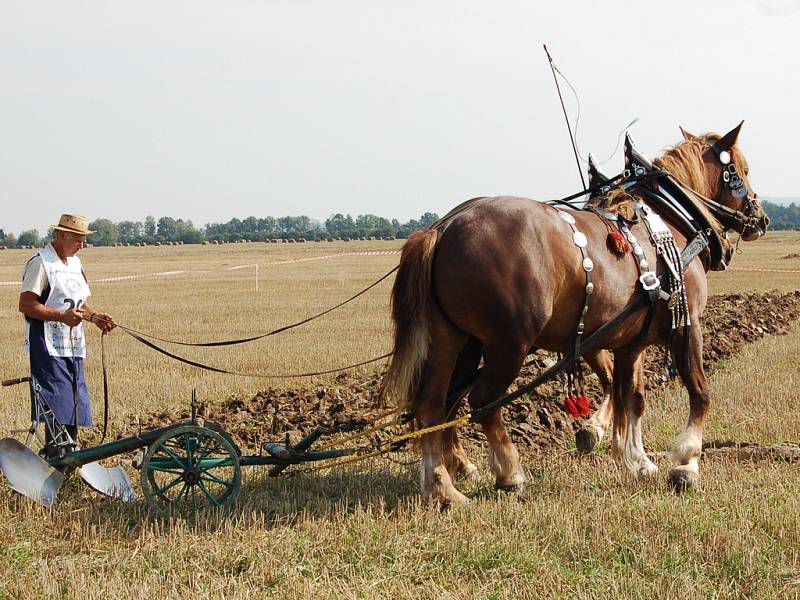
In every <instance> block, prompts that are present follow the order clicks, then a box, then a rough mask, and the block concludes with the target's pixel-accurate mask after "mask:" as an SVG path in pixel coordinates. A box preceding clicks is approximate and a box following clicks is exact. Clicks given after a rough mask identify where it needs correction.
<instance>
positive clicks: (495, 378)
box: [383, 124, 769, 506]
mask: <svg viewBox="0 0 800 600" xmlns="http://www.w3.org/2000/svg"><path fill="white" fill-rule="evenodd" d="M740 127H741V124H740V125H739V126H738V127H736V128H734V129H733V130H732V131H730V132H729V133H727V134H726V135H725V136H719V135H717V134H705V135H702V136H692V135H690V134H686V133H684V137H685V138H686V139H685V140H684V141H683V142H681V143H679V144H678V145H676V146H674V147H673V148H671V149H670V150H668V151H667V152H666V153H665V154H664V155H663V156H662V157H660V158H659V159H657V160H656V161H655V162H656V165H657V166H658V167H660V168H662V169H664V170H667V171H669V172H670V173H671V174H672V175H673V176H674V177H675V179H677V180H678V181H679V182H680V183H681V184H682V185H683V186H685V187H686V188H689V189H690V190H692V191H693V192H694V193H695V194H696V195H697V196H698V198H700V197H701V196H705V197H707V198H716V199H717V201H718V202H719V203H720V204H721V205H724V206H726V207H729V208H730V209H732V211H742V210H744V212H745V214H747V215H748V216H749V220H748V221H747V224H746V225H745V224H743V223H742V222H738V224H737V222H735V219H734V218H731V219H725V221H726V222H724V223H720V222H719V221H718V220H717V219H715V218H714V217H713V215H712V214H711V213H710V211H708V210H707V209H706V208H705V207H704V206H703V202H702V201H701V200H699V199H698V200H697V201H696V202H695V205H696V208H698V209H699V210H701V211H702V212H703V214H704V215H705V216H706V217H707V221H708V222H709V223H712V224H713V226H714V227H715V228H717V229H718V231H719V232H720V234H721V239H722V240H723V243H724V244H726V247H725V258H726V259H730V257H731V255H732V253H733V248H732V245H731V244H730V242H728V241H727V238H725V236H724V231H725V230H727V229H736V230H737V231H739V232H740V233H741V234H742V239H744V240H746V241H750V240H753V239H757V238H758V237H760V236H761V235H763V234H764V233H765V232H766V227H767V224H768V222H769V220H768V218H767V216H766V214H765V213H764V211H763V209H762V208H761V205H760V202H759V201H758V200H757V197H756V195H755V194H754V193H753V191H752V189H751V187H750V184H749V182H748V181H747V172H748V167H747V163H746V161H745V159H744V157H743V156H742V154H741V152H740V151H739V149H738V147H737V146H736V140H737V138H738V134H739V129H740ZM721 151H724V152H725V154H720V152H721ZM721 156H724V157H725V158H729V161H728V162H730V160H731V159H732V163H733V164H734V165H735V167H736V169H737V172H738V174H739V176H740V177H741V179H742V180H743V185H744V187H745V188H746V195H742V193H741V189H739V190H737V191H738V192H740V193H737V194H736V195H734V194H733V193H732V192H731V188H730V185H729V184H728V183H727V182H728V181H729V180H728V179H727V178H725V179H723V175H724V173H725V170H726V169H725V165H724V164H723V163H724V162H725V160H724V159H721V158H720V157H721ZM632 193H634V194H635V193H636V192H635V191H633V192H632ZM653 210H654V211H655V210H656V209H655V208H653ZM559 212H568V213H569V214H570V215H572V217H573V218H574V219H575V227H576V228H577V229H578V230H579V231H581V232H583V233H584V234H585V236H586V238H587V240H588V244H587V245H586V249H587V251H588V252H589V255H590V256H591V258H592V261H593V262H594V269H593V274H592V275H593V282H594V290H593V293H592V296H591V302H590V304H589V309H588V312H587V313H586V314H585V317H584V322H585V331H586V335H589V334H591V333H592V332H593V331H595V330H597V329H598V328H599V327H600V326H602V325H603V324H604V323H606V322H608V321H610V320H611V319H612V318H613V317H614V316H615V315H616V314H617V313H619V312H620V311H621V310H622V309H623V308H624V307H625V306H626V305H627V304H628V303H629V302H630V301H631V300H632V299H633V298H634V297H635V296H636V295H637V294H640V293H641V291H640V289H639V288H638V287H637V284H638V278H639V271H638V269H637V265H636V260H635V259H632V255H630V254H627V255H622V256H620V255H618V254H614V253H612V252H610V251H609V250H608V249H607V245H606V237H607V234H608V223H607V222H605V221H604V220H603V219H602V218H601V217H600V216H599V215H598V214H597V213H595V212H590V211H578V210H574V211H573V210H567V211H563V210H562V209H556V208H554V207H553V206H551V205H548V204H544V203H540V202H535V201H532V200H529V199H526V198H517V197H509V196H503V197H495V198H476V199H473V200H470V201H468V202H465V203H464V204H462V205H460V206H459V207H457V208H456V209H454V210H453V211H451V213H450V214H449V215H447V216H445V217H444V218H443V219H441V220H440V221H438V222H437V223H436V224H434V225H433V226H432V227H431V228H429V229H426V230H423V231H420V232H417V233H415V234H414V235H412V236H411V237H409V239H408V241H407V242H406V243H405V245H404V246H403V251H402V256H401V259H400V266H399V270H398V273H397V277H396V279H395V283H394V287H393V289H392V319H393V321H394V329H395V331H394V354H393V357H392V361H391V364H390V365H389V369H388V371H387V373H386V376H385V377H384V381H383V395H384V398H386V399H387V401H390V402H394V403H396V404H397V405H399V406H401V407H404V408H407V409H410V410H411V411H412V412H413V414H414V416H415V418H416V421H417V424H418V426H419V427H429V426H433V425H437V424H440V423H443V422H444V421H445V420H446V418H447V414H448V412H449V411H448V407H447V392H448V389H449V388H450V387H451V385H453V382H457V381H462V380H464V379H465V378H466V379H469V378H470V376H473V375H474V373H475V372H477V370H478V365H479V363H480V361H481V358H482V359H483V368H482V369H481V370H480V373H479V375H478V377H477V379H476V380H475V383H474V385H473V386H472V389H471V391H470V393H469V404H470V406H471V407H472V408H473V409H476V408H479V407H482V406H485V405H486V404H488V403H490V402H492V401H494V400H496V399H497V398H499V397H501V395H502V394H503V393H504V392H505V390H506V389H507V388H508V386H509V385H510V384H511V383H512V382H513V381H514V380H515V379H516V377H517V375H518V373H519V370H520V368H521V366H522V364H523V362H524V360H525V357H526V356H527V355H528V354H529V353H530V352H531V351H532V350H534V349H539V348H541V349H544V350H549V351H553V352H562V353H565V352H568V351H570V349H572V348H574V345H575V329H576V324H577V322H578V319H579V315H580V313H581V312H582V309H583V302H584V298H585V291H584V288H585V286H586V281H585V272H584V269H583V262H582V255H581V252H580V251H579V248H577V247H576V245H575V244H574V243H573V232H572V230H571V228H570V226H569V225H568V224H567V222H565V220H564V219H563V217H562V218H559ZM731 214H734V215H735V214H738V215H739V216H741V215H742V213H741V212H739V213H733V212H731ZM662 216H663V218H664V220H665V221H666V222H667V225H668V227H669V229H670V230H671V232H672V235H673V236H674V239H675V243H676V245H677V247H678V249H682V248H683V247H684V246H686V244H687V240H688V236H689V234H688V233H685V232H683V231H681V230H680V229H678V227H677V224H676V223H672V222H670V221H669V220H668V217H667V215H662ZM728 221H730V222H728ZM631 231H632V232H633V234H634V235H635V236H636V238H637V240H638V241H639V243H640V244H641V246H642V248H643V249H644V253H645V257H646V259H647V260H648V261H649V264H650V265H657V267H656V269H655V270H656V271H657V272H658V273H660V272H662V271H663V270H664V269H665V266H664V264H663V261H661V260H659V259H658V258H657V255H656V251H655V248H654V247H653V245H652V243H651V242H650V237H649V234H648V230H647V229H646V227H645V225H644V224H643V223H639V224H636V225H632V226H631ZM720 268H724V264H722V265H720V264H712V260H711V254H710V253H709V252H708V251H704V252H703V253H701V254H700V256H698V257H696V258H695V259H694V260H692V261H691V263H690V264H689V265H687V267H686V269H685V275H684V277H685V287H686V294H687V300H688V302H687V304H688V314H689V318H690V324H691V326H690V327H688V328H687V329H680V328H679V329H677V330H675V331H676V333H675V336H676V338H677V341H678V343H677V344H675V346H674V347H675V348H676V365H677V366H678V369H679V374H680V376H681V379H682V381H683V383H684V385H685V386H686V388H687V390H688V392H689V419H688V422H687V424H686V427H685V429H684V430H683V432H682V433H681V434H680V435H679V436H678V438H677V440H676V442H675V444H674V446H673V449H672V452H671V458H672V460H673V461H674V463H675V465H674V466H673V468H672V469H671V471H670V477H669V479H670V482H671V483H672V484H673V485H674V486H675V487H676V488H682V489H685V488H687V487H693V486H696V485H697V484H698V482H699V458H700V453H701V449H702V432H703V423H704V420H705V416H706V413H707V411H708V406H709V390H708V385H707V382H706V377H705V374H704V372H703V367H702V346H703V340H702V334H701V329H700V317H701V315H702V313H703V309H704V307H705V304H706V298H707V293H708V292H707V282H706V272H707V271H708V270H709V269H720ZM647 312H648V311H647V309H646V308H643V309H641V310H638V311H636V312H634V313H632V314H631V315H629V316H628V317H627V318H626V319H625V320H624V321H623V322H622V323H621V325H620V326H619V327H618V328H617V329H616V330H614V331H613V332H611V333H610V334H609V335H608V336H607V337H606V338H605V339H604V340H603V342H602V347H603V348H606V349H609V350H611V351H613V354H614V361H613V393H608V394H606V396H611V398H612V401H613V409H614V410H613V414H614V426H613V440H612V453H613V455H614V457H615V458H616V459H617V460H618V461H619V462H621V463H622V464H623V465H624V466H625V467H626V468H627V469H628V470H629V471H630V472H632V473H633V474H635V475H636V476H638V477H648V476H652V475H654V474H655V473H656V472H657V467H656V466H655V465H654V464H653V463H652V461H651V460H650V459H649V458H648V457H647V455H646V454H645V451H644V447H643V445H642V433H641V420H642V415H643V413H644V406H645V404H644V379H643V350H644V349H645V348H646V347H647V346H649V345H651V344H660V345H666V344H667V340H668V339H669V336H670V330H671V313H670V311H669V310H668V308H667V306H666V303H664V302H659V303H658V304H657V305H656V306H655V309H654V312H653V313H652V319H651V321H650V323H649V326H648V327H647V329H646V331H643V326H644V323H645V321H646V314H647ZM687 331H688V333H685V332H687ZM684 335H688V340H687V339H684ZM684 342H685V343H684ZM585 358H587V359H588V362H589V363H590V365H591V366H592V367H593V369H594V370H595V371H596V372H598V374H603V373H605V374H606V375H608V374H609V372H610V369H611V365H610V358H609V356H608V353H607V352H604V351H602V350H601V351H595V352H593V353H591V354H588V355H587V356H585ZM610 379H611V378H610V377H608V376H607V377H606V380H605V381H603V383H604V384H605V385H606V386H607V390H609V391H610V390H611V384H612V382H611V381H610ZM601 380H603V377H602V375H601ZM606 400H607V398H606ZM606 404H607V402H606ZM605 411H606V413H607V414H608V415H610V413H611V411H610V410H608V408H607V407H606V409H605ZM479 422H480V424H481V426H482V428H483V431H484V433H485V435H486V437H487V440H488V444H489V463H490V465H491V469H492V472H493V473H494V476H495V485H496V487H497V488H498V489H504V490H515V489H521V488H522V487H523V486H524V484H525V481H526V476H525V473H524V471H523V469H522V467H521V465H520V459H519V453H518V452H517V449H516V447H515V446H514V444H513V443H512V442H511V440H510V438H509V436H508V433H507V432H506V429H505V426H504V424H503V417H502V409H498V410H496V411H494V412H490V413H486V414H482V415H481V417H480V419H479ZM421 449H422V459H421V487H422V493H423V495H424V497H425V498H426V499H427V500H429V501H430V502H432V503H436V504H439V505H442V506H447V505H449V504H451V503H457V502H463V501H466V497H465V496H464V495H463V494H461V493H460V492H459V491H458V490H457V489H456V488H455V486H454V485H453V479H454V478H455V476H457V475H471V474H473V473H474V472H475V467H474V465H473V464H472V463H471V462H470V461H469V459H468V458H467V456H466V454H465V453H464V451H463V448H462V447H461V445H460V444H459V443H458V440H457V437H456V433H455V430H454V429H452V428H451V429H446V430H443V431H437V432H433V433H429V434H426V435H424V436H423V437H422V440H421Z"/></svg>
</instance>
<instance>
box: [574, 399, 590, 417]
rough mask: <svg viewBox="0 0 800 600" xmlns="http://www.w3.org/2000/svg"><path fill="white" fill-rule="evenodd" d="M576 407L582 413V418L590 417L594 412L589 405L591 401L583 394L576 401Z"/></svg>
mask: <svg viewBox="0 0 800 600" xmlns="http://www.w3.org/2000/svg"><path fill="white" fill-rule="evenodd" d="M575 407H576V408H577V409H578V410H579V411H580V413H581V416H582V417H588V416H589V413H590V412H592V405H591V404H589V399H588V398H587V397H586V396H584V395H583V394H581V395H580V396H578V397H577V398H576V399H575Z"/></svg>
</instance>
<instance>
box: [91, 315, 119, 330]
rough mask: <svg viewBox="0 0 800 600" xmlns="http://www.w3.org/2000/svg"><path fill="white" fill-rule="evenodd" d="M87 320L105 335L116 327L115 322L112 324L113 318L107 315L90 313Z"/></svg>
mask: <svg viewBox="0 0 800 600" xmlns="http://www.w3.org/2000/svg"><path fill="white" fill-rule="evenodd" d="M89 320H90V321H91V322H92V323H94V324H95V325H97V327H98V328H99V329H100V330H101V331H103V332H105V333H108V332H109V331H111V330H112V329H114V327H116V326H117V324H116V322H114V317H112V316H111V315H109V314H108V313H101V312H96V313H92V314H91V315H90V317H89Z"/></svg>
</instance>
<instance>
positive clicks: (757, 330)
mask: <svg viewBox="0 0 800 600" xmlns="http://www.w3.org/2000/svg"><path fill="white" fill-rule="evenodd" d="M798 317H800V291H795V292H791V293H767V294H729V295H721V296H714V297H711V298H710V299H709V301H708V306H707V307H706V312H705V316H704V320H703V334H704V341H705V344H704V352H703V362H704V366H705V368H706V371H707V372H709V371H711V372H713V368H714V365H715V364H716V363H718V362H719V361H721V360H724V359H727V358H729V357H732V356H734V355H735V354H736V353H737V352H738V351H739V350H740V348H741V347H742V346H743V345H744V344H748V343H750V342H754V341H756V340H758V339H760V338H762V337H764V336H766V335H782V334H785V333H787V332H788V331H789V328H790V327H791V326H792V324H793V322H794V321H795V320H796V319H797V318H798ZM532 358H533V364H531V365H530V366H528V367H525V368H523V371H522V373H521V374H520V378H519V379H518V380H517V383H518V384H523V383H525V382H526V381H530V379H532V378H533V377H534V376H535V375H536V374H538V373H539V372H540V371H541V370H542V369H543V368H545V366H546V365H548V364H552V360H553V357H552V356H550V355H547V354H545V353H538V354H537V355H535V356H534V357H532ZM587 373H588V371H587ZM645 373H646V378H647V387H648V389H653V388H656V387H659V386H663V385H667V384H668V383H669V379H668V377H667V375H666V371H665V368H664V352H663V351H662V350H660V349H657V348H651V349H650V350H648V355H647V362H646V366H645ZM379 381H380V375H379V374H378V373H375V374H372V375H371V376H370V375H351V374H349V373H343V374H341V375H339V376H338V377H337V378H336V380H335V383H333V384H331V385H325V386H322V385H320V386H315V387H308V388H295V389H280V388H268V389H265V390H262V391H260V392H258V393H257V394H255V395H254V396H249V397H231V398H229V399H228V400H225V401H224V402H221V403H203V404H201V405H200V407H199V410H198V414H199V415H200V416H202V417H204V418H205V419H208V420H213V421H214V422H216V423H218V424H219V425H220V426H222V427H223V428H224V429H225V430H226V431H228V432H229V433H230V434H231V435H232V437H233V438H234V440H235V441H236V442H237V444H239V446H240V447H241V448H242V450H243V451H244V452H245V453H252V452H257V451H258V449H259V448H260V447H261V445H262V444H263V443H264V442H268V441H283V440H285V438H286V436H287V435H288V437H289V439H290V440H291V441H292V442H296V441H297V440H298V439H299V438H300V437H302V436H303V435H305V434H307V433H308V432H310V431H311V430H313V429H314V428H316V427H317V426H318V425H323V426H325V427H328V428H331V429H334V430H336V431H342V432H346V431H354V430H357V429H359V428H361V427H363V426H364V425H365V424H366V423H367V419H368V418H369V417H370V416H373V415H376V414H378V413H379V412H380V409H379V408H377V403H378V396H377V392H378V387H379ZM586 383H587V395H589V397H590V400H592V402H593V403H594V405H595V407H596V406H597V403H598V402H599V401H600V399H601V394H600V386H599V384H598V382H597V379H596V377H594V376H593V375H592V376H589V377H587V381H586ZM563 398H564V389H563V384H561V383H560V382H554V383H549V384H546V385H543V386H540V387H539V388H538V390H537V392H536V393H535V394H533V395H531V396H530V397H526V398H524V399H521V400H518V401H517V402H515V403H514V404H512V405H511V406H509V407H508V408H507V413H506V419H507V423H508V425H509V429H510V431H511V435H512V438H513V439H514V442H515V443H516V444H518V445H520V446H522V447H527V448H529V449H539V448H546V447H552V446H554V445H558V446H563V445H564V443H565V442H566V441H568V440H571V439H572V438H573V434H574V431H575V430H576V429H578V428H579V427H580V420H576V419H573V418H572V417H571V416H570V415H569V414H568V413H567V412H565V410H564V403H563ZM188 416H189V413H188V411H184V412H162V413H158V414H150V415H143V416H141V418H140V419H139V422H135V419H131V421H130V422H128V423H127V424H126V425H125V426H124V429H123V431H121V432H120V434H119V437H123V436H126V435H131V434H134V433H136V431H137V430H138V428H139V427H140V426H141V428H142V429H150V428H156V427H163V426H165V425H169V424H171V423H174V422H176V421H178V420H181V419H186V418H188ZM395 431H397V430H395ZM461 436H462V439H466V440H467V441H479V442H480V443H483V442H484V438H483V434H482V433H480V431H479V428H478V427H474V426H473V427H465V428H462V430H461Z"/></svg>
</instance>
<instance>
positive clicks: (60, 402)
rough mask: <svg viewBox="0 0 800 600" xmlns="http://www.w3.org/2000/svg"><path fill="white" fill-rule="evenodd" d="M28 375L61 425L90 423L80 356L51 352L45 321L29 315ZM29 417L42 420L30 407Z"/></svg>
mask: <svg viewBox="0 0 800 600" xmlns="http://www.w3.org/2000/svg"><path fill="white" fill-rule="evenodd" d="M29 323H30V334H29V336H30V337H29V340H30V357H31V376H32V377H33V378H34V379H35V380H36V382H37V383H38V384H39V386H40V387H41V390H40V392H39V394H40V396H41V398H42V400H44V401H45V402H46V403H47V404H48V405H49V406H50V410H52V411H53V414H55V416H56V418H57V419H58V420H59V422H60V423H61V424H62V425H77V426H79V427H91V426H92V408H91V404H90V403H89V388H88V387H87V386H86V377H85V376H84V374H83V359H82V358H78V357H69V356H63V357H62V356H50V353H49V352H48V351H47V345H46V344H45V340H44V321H38V320H36V319H30V320H29ZM31 419H32V420H37V419H38V420H39V421H40V422H41V421H43V419H42V417H41V415H37V414H36V407H35V406H32V407H31Z"/></svg>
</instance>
